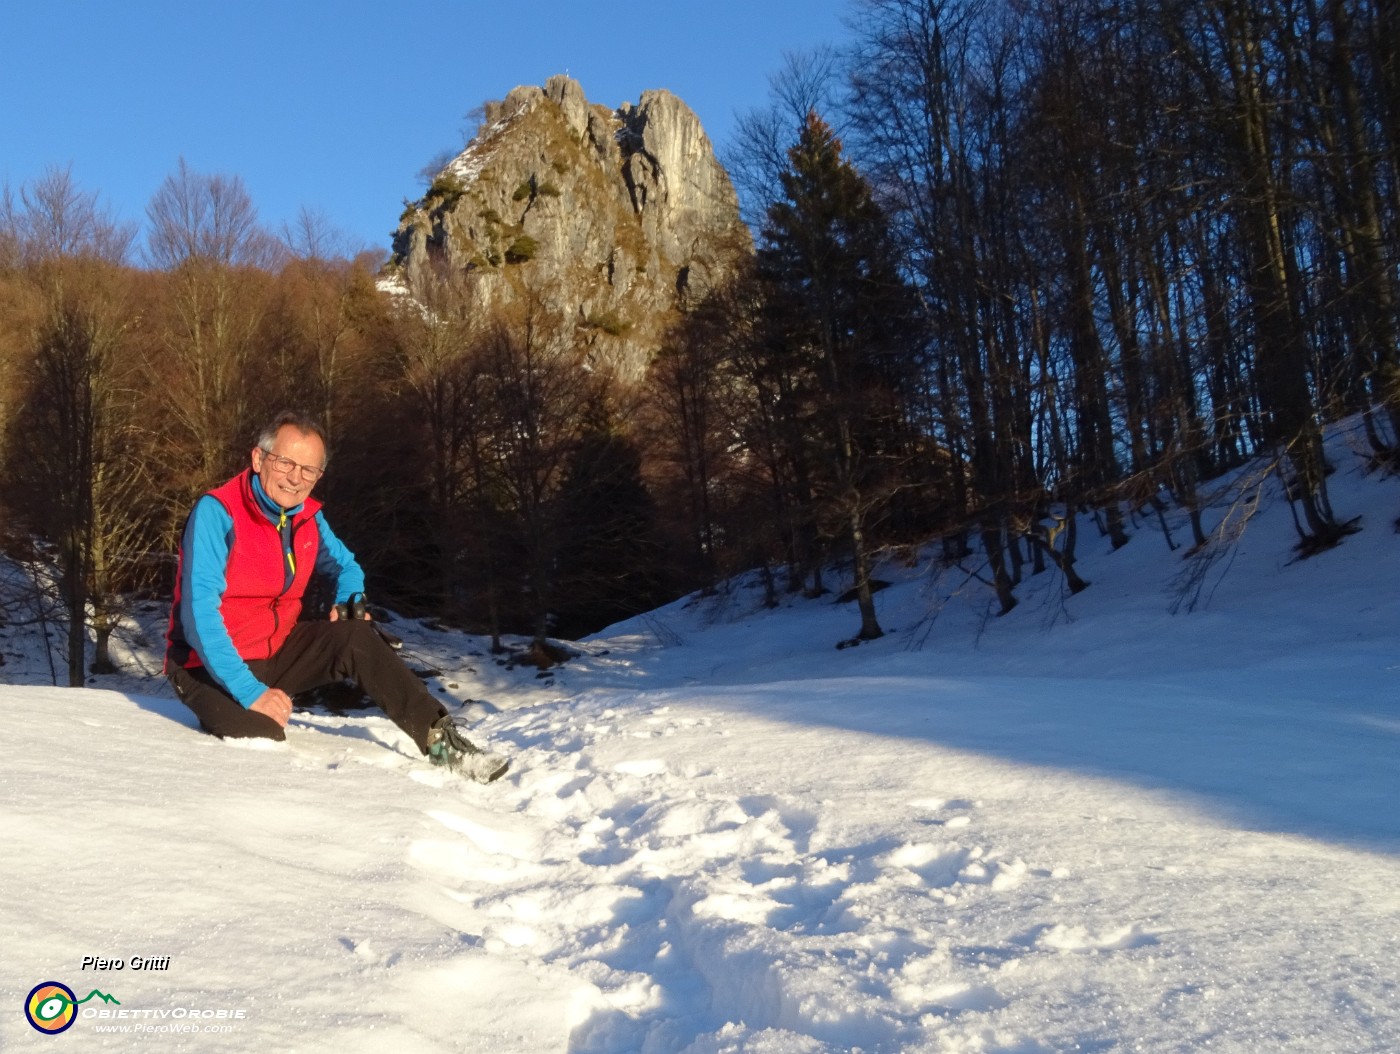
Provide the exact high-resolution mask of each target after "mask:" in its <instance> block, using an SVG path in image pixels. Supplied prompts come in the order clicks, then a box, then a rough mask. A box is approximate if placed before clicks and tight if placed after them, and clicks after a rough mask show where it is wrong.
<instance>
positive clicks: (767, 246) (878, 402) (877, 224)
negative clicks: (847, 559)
mask: <svg viewBox="0 0 1400 1054" xmlns="http://www.w3.org/2000/svg"><path fill="white" fill-rule="evenodd" d="M788 161H789V168H788V170H787V171H786V172H784V173H783V174H782V176H781V182H782V188H783V197H782V199H781V200H779V201H777V202H776V203H774V204H773V205H772V206H771V207H770V208H769V210H768V220H767V223H766V224H765V226H764V228H763V232H762V237H761V245H760V249H759V254H758V278H759V283H760V285H761V287H762V289H763V292H764V301H765V320H764V325H763V327H762V333H761V337H760V350H759V356H758V357H759V360H760V363H759V371H758V372H759V373H761V374H764V375H766V383H769V384H770V387H771V388H772V389H773V390H775V391H776V393H777V398H776V399H775V401H774V403H773V406H774V407H775V409H776V414H777V421H776V423H777V428H778V438H779V441H780V443H781V444H782V445H783V446H784V448H785V453H786V456H787V462H788V464H789V465H790V466H791V467H792V474H791V480H790V481H789V482H790V486H791V488H792V491H793V499H794V501H795V502H796V504H797V505H798V506H799V507H800V508H803V509H804V510H805V511H806V515H804V516H802V517H800V519H799V522H800V523H801V524H802V525H803V526H804V527H805V528H807V529H809V530H811V531H812V532H813V533H814V535H815V537H816V538H817V539H822V538H836V537H839V538H842V539H843V540H844V541H846V542H847V543H848V544H849V546H850V550H851V558H852V565H853V575H854V593H855V596H856V599H857V601H858V603H859V606H860V616H861V625H860V630H859V632H858V634H857V636H858V637H859V638H860V639H862V640H872V639H874V638H876V637H879V636H881V635H882V633H883V631H882V630H881V628H880V624H879V622H878V621H877V619H876V617H875V607H874V602H873V600H872V591H871V583H870V551H871V543H870V541H869V537H868V535H869V530H870V527H871V525H872V523H874V522H875V520H876V518H877V516H878V514H879V513H880V512H881V511H882V510H883V508H884V507H885V505H886V504H887V502H888V499H889V495H890V493H891V492H892V490H893V488H895V487H896V486H898V483H899V468H900V466H901V464H902V463H903V461H904V460H905V455H906V452H907V450H908V449H909V447H910V444H909V440H908V435H907V433H908V430H907V428H906V427H905V421H906V415H905V412H904V411H905V405H906V401H907V395H908V390H909V386H910V385H911V384H912V383H913V382H914V380H915V378H916V377H917V374H918V372H919V369H920V366H919V362H918V359H919V354H918V352H919V349H918V344H917V343H916V341H915V339H914V337H913V334H914V333H915V332H916V330H915V327H914V325H913V324H912V323H913V315H914V309H913V299H912V296H911V294H910V292H909V289H908V287H907V285H906V284H905V282H904V281H903V279H902V277H901V275H900V271H899V266H898V261H897V259H896V258H895V256H894V253H893V249H892V245H893V240H892V238H891V233H890V230H889V225H888V222H887V221H886V218H885V215H884V213H883V211H882V210H881V209H880V207H879V205H878V203H877V202H876V201H875V199H874V195H873V194H872V193H871V189H870V186H869V184H868V183H867V182H866V181H865V179H864V178H863V177H862V176H861V175H860V173H859V172H857V171H856V169H855V168H854V167H853V166H852V165H851V164H850V163H849V162H847V161H846V160H845V159H844V158H843V157H842V149H841V142H840V140H839V139H838V138H837V137H836V136H835V134H834V133H833V132H832V131H831V129H830V128H829V127H828V126H827V124H826V123H825V122H824V121H823V120H822V119H821V118H820V117H819V116H818V115H817V114H816V113H815V112H810V113H809V114H808V115H807V119H806V122H805V123H804V125H803V128H802V132H801V135H800V136H799V138H798V141H797V143H796V145H795V146H793V148H792V149H791V150H790V151H789V153H788ZM798 555H799V558H800V557H801V556H803V555H808V554H805V553H803V551H802V550H801V549H800V548H799V549H798ZM813 569H814V570H816V569H817V561H815V560H814V561H813Z"/></svg>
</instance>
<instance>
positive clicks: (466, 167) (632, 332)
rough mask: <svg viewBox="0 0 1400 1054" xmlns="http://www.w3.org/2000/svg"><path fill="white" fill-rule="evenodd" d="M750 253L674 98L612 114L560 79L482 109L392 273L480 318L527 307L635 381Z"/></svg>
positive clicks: (700, 135)
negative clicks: (683, 317)
mask: <svg viewBox="0 0 1400 1054" xmlns="http://www.w3.org/2000/svg"><path fill="white" fill-rule="evenodd" d="M751 251H752V245H751V241H750V238H749V234H748V230H747V228H745V227H744V225H743V223H742V222H741V221H740V218H739V206H738V200H737V198H736V196H735V193H734V188H733V186H732V185H731V183H730V181H729V177H728V175H727V174H726V173H725V171H724V169H723V168H722V167H721V166H720V164H719V163H718V161H717V160H716V159H715V155H714V150H713V148H712V147H711V145H710V141H709V139H708V138H707V137H706V135H705V132H704V130H703V129H702V128H701V127H700V122H699V120H698V119H697V118H696V116H695V114H694V113H693V112H691V110H690V109H689V107H687V106H686V105H685V104H684V103H683V102H681V100H680V99H678V98H676V97H675V96H674V95H672V94H670V93H669V92H666V91H648V92H644V93H643V94H642V96H641V101H640V102H639V103H638V104H636V105H632V104H630V103H627V104H624V105H623V106H621V107H619V108H617V109H615V110H608V109H606V108H605V107H602V106H597V105H593V104H590V103H589V102H588V101H587V99H585V98H584V95H583V92H582V90H581V89H580V87H579V85H578V83H577V82H575V81H574V80H572V79H570V78H568V77H562V76H560V77H552V78H550V80H549V81H548V82H547V83H546V85H545V86H544V88H543V89H541V88H538V87H520V88H516V89H515V90H514V91H512V92H511V93H510V94H509V95H508V96H506V98H505V99H504V100H503V101H501V102H498V103H491V104H488V105H487V107H486V118H485V120H484V121H483V123H482V126H481V130H480V132H479V133H478V134H477V136H476V137H475V138H474V139H473V140H472V141H471V142H470V143H469V144H468V145H467V147H466V149H465V150H463V152H462V153H461V154H460V155H458V156H457V157H456V158H455V159H453V160H452V161H451V162H450V163H449V164H448V165H447V166H446V167H445V168H444V169H443V170H442V171H441V172H440V173H439V174H438V176H437V178H436V179H435V180H434V181H433V184H432V186H431V188H430V189H429V191H428V193H427V194H426V195H425V196H424V197H423V199H422V200H420V201H417V202H414V203H411V204H410V205H409V206H408V208H407V209H406V210H405V212H404V214H403V217H402V219H401V221H400V224H399V228H398V231H397V233H396V235H395V239H394V257H393V259H392V261H391V262H390V265H389V274H388V278H389V281H390V283H391V284H396V285H397V288H398V290H399V291H400V292H407V293H408V294H410V295H414V294H417V293H419V292H420V291H421V290H422V289H423V288H424V283H425V282H426V281H427V280H428V278H429V276H430V275H433V274H439V275H440V274H447V275H449V276H450V277H451V279H452V280H453V281H454V282H458V283H459V284H460V285H461V286H462V288H464V289H466V290H468V293H467V295H468V298H469V302H470V308H469V309H470V310H472V311H474V312H477V313H480V314H482V315H483V316H486V315H489V314H490V313H491V312H492V311H494V310H496V309H497V308H500V307H503V306H506V305H510V304H517V305H518V304H522V303H525V302H527V301H529V302H533V303H537V304H540V305H542V306H543V308H544V309H545V310H546V311H547V312H548V314H549V317H551V318H554V319H558V320H559V321H560V324H562V325H563V326H564V327H566V328H568V329H570V330H571V332H570V333H569V334H568V335H569V337H570V339H571V340H572V341H573V343H574V345H575V346H576V347H577V348H578V349H579V350H580V354H581V355H585V356H588V357H589V358H591V359H592V360H593V361H594V362H596V363H597V364H599V365H603V364H606V365H608V366H611V367H613V368H615V369H616V370H617V371H618V373H619V375H620V376H621V377H623V378H624V379H626V380H635V379H636V378H637V377H639V376H640V375H641V373H642V371H643V370H644V369H645V367H646V363H647V361H648V359H649V358H650V356H651V355H652V354H653V353H654V352H655V350H656V348H657V347H658V346H659V344H660V342H661V340H662V335H663V333H664V331H665V329H666V327H667V326H668V325H669V324H670V322H671V321H672V320H673V319H674V317H675V312H676V310H677V308H678V306H679V305H680V304H681V303H682V301H683V300H684V298H686V297H688V296H695V295H698V294H699V293H701V292H702V291H703V290H704V289H705V288H707V287H708V286H709V285H711V284H712V283H714V282H716V281H717V280H719V279H721V278H722V277H724V276H725V275H726V274H727V273H728V272H729V271H730V270H731V269H732V268H733V266H734V264H735V261H736V260H737V259H738V258H739V257H740V256H742V255H743V254H747V253H749V252H751Z"/></svg>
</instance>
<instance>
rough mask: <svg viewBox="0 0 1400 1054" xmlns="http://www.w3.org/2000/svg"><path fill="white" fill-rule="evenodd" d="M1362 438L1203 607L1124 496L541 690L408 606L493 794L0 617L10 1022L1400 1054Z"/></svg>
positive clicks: (624, 636) (691, 610)
mask: <svg viewBox="0 0 1400 1054" xmlns="http://www.w3.org/2000/svg"><path fill="white" fill-rule="evenodd" d="M1347 443H1348V440H1347V439H1346V438H1345V437H1343V438H1341V439H1339V440H1338V441H1337V442H1336V444H1335V446H1334V456H1335V457H1336V459H1337V464H1338V467H1339V471H1338V472H1337V474H1336V475H1335V476H1334V477H1333V480H1332V498H1333V504H1334V506H1335V507H1336V509H1337V512H1338V514H1339V515H1340V516H1343V517H1351V516H1360V517H1361V518H1362V521H1361V522H1362V527H1363V530H1362V531H1361V532H1360V533H1359V534H1357V535H1355V536H1353V537H1351V538H1349V539H1347V540H1346V542H1345V543H1344V544H1343V545H1341V546H1340V547H1338V548H1337V549H1335V550H1332V551H1329V552H1325V553H1322V554H1321V555H1319V556H1317V557H1315V558H1313V559H1311V560H1307V561H1304V562H1294V561H1293V560H1292V559H1291V552H1290V548H1291V546H1292V543H1293V540H1294V539H1293V534H1292V526H1291V523H1290V521H1289V517H1288V510H1287V506H1286V505H1285V504H1283V503H1282V502H1281V501H1279V500H1278V499H1277V497H1276V496H1274V497H1267V498H1266V500H1265V503H1264V506H1263V507H1262V508H1261V510H1260V512H1259V514H1258V516H1257V517H1256V518H1255V520H1254V522H1253V523H1252V525H1251V527H1250V529H1249V531H1248V533H1247V534H1246V536H1245V537H1244V540H1243V542H1242V543H1241V544H1240V545H1239V546H1238V547H1237V548H1236V549H1235V550H1233V552H1232V553H1231V554H1230V555H1229V556H1228V557H1226V558H1223V559H1221V560H1219V561H1217V562H1216V563H1215V564H1213V565H1212V566H1211V568H1210V569H1209V573H1208V574H1207V576H1206V578H1205V580H1204V584H1203V588H1202V589H1201V591H1200V604H1199V605H1198V609H1197V610H1195V611H1194V612H1192V613H1189V614H1187V613H1179V614H1172V613H1171V608H1172V607H1173V606H1174V601H1175V600H1176V599H1177V593H1176V586H1177V583H1178V580H1179V576H1180V575H1181V574H1182V571H1183V568H1184V567H1185V566H1186V565H1184V564H1183V562H1182V560H1181V550H1180V549H1178V550H1177V551H1176V552H1174V553H1173V552H1169V551H1168V549H1167V545H1166V542H1165V541H1164V539H1163V536H1162V534H1161V532H1160V530H1159V529H1158V528H1157V527H1156V526H1155V524H1153V523H1150V522H1144V523H1141V524H1140V525H1139V527H1138V530H1137V532H1136V534H1135V536H1134V537H1133V540H1132V541H1131V543H1130V544H1129V545H1128V546H1127V547H1125V548H1124V549H1122V550H1119V551H1118V552H1110V551H1109V547H1108V544H1107V542H1106V541H1103V540H1101V539H1100V538H1099V537H1098V535H1097V533H1096V532H1095V531H1094V529H1093V526H1092V524H1087V523H1086V525H1085V527H1084V528H1083V530H1082V532H1081V539H1080V551H1081V563H1080V570H1081V572H1082V574H1083V575H1084V577H1085V578H1087V579H1088V580H1089V581H1090V582H1091V583H1092V585H1091V587H1090V588H1089V589H1088V590H1087V591H1085V592H1084V593H1082V594H1080V595H1078V596H1075V597H1065V596H1063V595H1062V591H1061V588H1060V583H1059V581H1058V579H1057V578H1056V577H1054V573H1053V572H1047V573H1046V574H1045V575H1042V576H1039V577H1038V578H1037V579H1035V580H1033V581H1032V582H1029V583H1027V584H1026V585H1025V586H1023V587H1022V590H1021V593H1020V595H1021V596H1022V603H1021V605H1020V606H1019V607H1018V608H1017V609H1016V610H1015V611H1013V612H1012V613H1011V614H1010V615H1008V616H1006V617H1004V618H1000V619H998V618H995V617H993V616H992V615H991V614H990V612H991V611H992V610H993V608H992V606H991V598H990V595H989V592H988V590H987V589H986V587H984V586H982V585H980V584H978V583H977V582H975V581H969V580H968V578H967V575H966V573H965V572H962V571H959V570H957V569H943V568H940V567H939V566H938V565H937V564H935V563H932V562H930V560H929V559H928V558H927V556H925V557H923V558H919V559H913V558H911V559H908V560H897V561H896V560H891V561H889V562H888V563H887V564H886V565H885V566H883V567H882V568H881V570H880V576H881V577H882V578H884V579H887V580H889V581H891V582H892V583H893V584H892V585H891V586H890V588H888V589H886V590H884V591H883V592H881V593H880V594H879V595H878V598H877V603H878V605H879V613H880V619H881V622H882V624H883V625H884V626H885V628H886V629H887V630H889V631H890V632H889V634H888V635H887V636H886V637H885V638H883V639H881V640H879V641H876V642H873V643H870V644H865V645H862V646H860V647H858V648H848V649H843V650H838V649H837V648H835V646H834V645H835V644H836V643H837V642H838V641H840V640H842V639H843V638H846V637H849V636H851V634H852V633H853V632H854V631H855V629H856V628H857V625H858V622H857V616H856V613H855V611H854V608H853V606H851V605H840V604H838V603H836V602H834V601H833V600H832V599H830V598H825V599H820V600H803V599H791V600H789V601H787V602H786V603H785V604H784V606H782V607H780V608H779V609H777V610H773V611H767V610H764V609H763V608H762V607H761V604H760V600H761V596H762V594H761V592H760V590H759V589H758V588H757V584H756V583H738V584H736V585H735V588H734V589H732V590H731V591H730V592H729V593H727V594H726V595H724V596H722V597H718V598H710V599H705V600H697V599H695V598H690V599H688V600H686V601H682V602H678V603H677V604H675V605H672V606H671V607H669V608H666V609H663V610H661V611H658V612H656V613H654V614H652V615H649V616H646V617H643V618H639V619H636V620H634V621H632V622H630V623H628V624H624V625H622V626H618V627H614V628H613V629H612V630H610V631H608V632H606V633H604V634H601V635H600V636H599V637H598V638H596V639H593V640H589V641H587V642H584V643H583V644H581V645H580V646H579V651H580V652H581V654H580V656H579V657H578V658H576V659H574V660H573V661H571V662H570V663H568V665H567V666H566V667H564V668H563V669H562V670H560V671H559V672H558V673H556V674H555V675H553V676H550V677H535V676H534V672H533V671H528V672H521V671H519V670H509V669H506V668H505V667H502V666H500V665H498V664H496V663H495V662H494V661H493V660H492V659H491V657H490V656H488V655H486V654H485V648H484V647H483V643H482V641H480V640H478V639H476V638H470V637H463V636H460V635H454V634H447V633H441V632H437V631H435V630H433V629H430V628H428V627H427V626H424V625H422V624H419V623H414V622H409V621H403V620H401V621H399V622H396V623H395V624H394V629H395V631H396V632H399V633H401V634H402V635H403V636H404V637H405V639H406V642H407V652H408V653H409V656H410V659H411V660H412V661H414V662H415V663H419V664H422V665H428V664H431V665H433V666H434V667H436V668H437V669H438V670H440V671H442V674H441V676H439V677H435V678H433V679H432V681H431V682H430V683H432V684H433V685H434V686H435V687H436V688H437V689H438V690H440V691H441V692H442V693H443V697H444V698H445V699H448V700H455V701H457V702H465V701H467V700H471V702H470V703H468V704H467V706H466V708H465V714H466V715H468V716H469V717H470V718H471V720H472V722H473V724H474V728H475V733H476V735H477V737H478V738H479V739H480V740H483V741H486V742H489V743H490V744H491V746H492V747H494V748H497V749H502V750H505V751H506V752H508V753H510V754H511V755H512V757H513V759H514V764H513V768H512V771H511V773H510V775H509V776H507V777H506V778H505V779H504V780H502V781H501V782H500V783H497V784H494V785H491V786H488V787H481V786H477V785H469V784H463V783H460V782H457V781H455V780H453V779H451V778H449V777H445V776H444V775H443V774H442V773H441V772H439V771H437V770H435V769H432V768H430V767H428V766H427V765H425V764H424V763H423V762H422V761H421V760H419V759H417V758H416V757H415V756H413V755H414V751H413V748H412V746H411V744H408V743H407V741H406V739H405V737H403V736H402V735H401V734H400V733H399V732H398V731H397V729H395V728H394V727H393V726H392V725H391V724H390V723H389V722H388V721H387V719H385V718H383V717H382V716H378V715H377V714H376V713H374V712H369V711H365V712H354V713H351V714H350V715H348V716H334V715H331V714H328V713H316V712H302V713H298V714H297V715H296V717H295V718H294V720H293V723H292V726H291V727H290V729H289V734H288V740H289V741H288V743H287V744H285V745H268V746H265V747H261V748H259V747H250V746H247V745H237V744H233V743H224V742H220V741H218V740H215V739H213V738H211V737H209V736H205V735H202V734H200V733H199V732H197V731H196V730H195V728H194V727H193V721H192V718H191V717H190V715H189V714H188V713H187V712H186V711H185V710H184V709H183V707H181V706H180V705H179V704H178V703H177V702H175V701H174V699H173V698H172V696H171V693H170V692H169V690H168V689H167V688H166V686H165V684H164V682H163V681H161V680H160V679H159V678H158V677H155V676H139V675H132V674H128V675H125V676H119V677H105V678H99V679H98V680H97V682H96V685H95V687H94V688H93V689H89V690H72V689H66V688H54V687H51V686H47V685H49V683H50V680H49V668H48V664H47V661H46V660H44V659H43V658H42V657H41V655H40V652H39V650H38V649H37V647H36V643H37V640H36V638H35V636H34V635H33V633H32V632H30V631H28V630H25V629H22V628H19V627H15V626H11V627H8V628H0V655H3V657H4V660H5V661H4V665H3V666H0V680H3V681H4V682H5V683H3V684H0V736H2V737H3V739H0V742H3V746H0V752H2V753H3V764H0V839H3V845H4V846H5V850H6V851H5V853H4V856H3V859H0V889H3V890H4V897H3V900H0V998H2V999H3V1002H4V1004H5V1005H6V1006H8V1007H9V1010H7V1011H5V1012H4V1013H0V1048H3V1049H7V1050H8V1049H15V1050H20V1049H26V1050H27V1049H37V1048H38V1047H39V1046H43V1045H46V1044H48V1043H50V1042H51V1040H50V1039H49V1038H48V1037H41V1036H40V1035H38V1033H37V1032H36V1031H35V1030H34V1029H33V1028H31V1026H30V1025H29V1023H28V1022H27V1021H26V1018H25V1014H24V1009H23V1008H24V1006H25V1004H26V999H27V996H28V994H29V993H30V992H31V990H32V989H34V988H35V987H36V986H38V985H40V984H41V982H46V981H56V982H61V983H63V984H65V985H67V986H68V987H69V988H70V989H71V990H72V991H73V993H74V997H75V998H76V999H77V1000H83V1001H82V1002H80V1003H78V1005H77V1006H76V1007H75V1008H74V1023H73V1025H72V1027H71V1028H70V1029H69V1030H68V1031H67V1032H66V1033H65V1034H64V1035H63V1036H62V1037H61V1038H58V1039H54V1040H52V1042H53V1044H54V1046H53V1049H54V1050H58V1049H60V1048H61V1049H64V1050H74V1051H81V1050H119V1051H124V1050H161V1051H189V1052H203V1051H229V1052H249V1054H251V1052H258V1054H264V1052H267V1051H273V1050H275V1051H335V1052H337V1054H361V1052H363V1054H369V1052H375V1054H380V1052H385V1051H389V1052H396V1054H414V1052H450V1051H491V1052H511V1054H540V1052H552V1051H558V1052H566V1051H567V1052H577V1054H604V1052H645V1054H679V1052H686V1054H720V1052H738V1051H747V1052H754V1054H811V1052H818V1051H833V1052H835V1051H857V1050H859V1051H865V1052H887V1054H888V1052H901V1051H931V1052H932V1051H936V1052H943V1054H993V1052H995V1054H1050V1052H1069V1051H1096V1052H1109V1051H1113V1052H1119V1051H1121V1052H1127V1051H1135V1052H1136V1051H1141V1052H1150V1054H1167V1052H1183V1054H1184V1052H1195V1051H1204V1050H1209V1051H1214V1052H1227V1054H1260V1052H1270V1054H1273V1052H1298V1054H1304V1052H1306V1054H1324V1052H1330V1054H1360V1052H1373V1054H1383V1052H1388V1054H1393V1052H1395V1051H1398V1050H1400V808H1397V805H1396V803H1397V801H1400V595H1398V594H1400V590H1398V589H1397V587H1400V537H1397V534H1396V530H1395V527H1394V523H1395V520H1396V517H1397V515H1400V482H1398V481H1396V480H1395V479H1386V478H1381V477H1378V476H1366V475H1364V474H1363V473H1362V471H1361V463H1360V461H1359V459H1358V458H1356V457H1355V456H1354V455H1352V454H1351V453H1349V452H1348V450H1347ZM329 514H330V515H331V518H332V520H334V510H333V509H332V510H329ZM1222 514H1223V507H1222V508H1221V509H1216V510H1213V511H1212V513H1211V515H1210V516H1208V517H1207V526H1208V527H1209V526H1211V525H1213V523H1214V522H1216V521H1218V519H1219V518H1220V516H1221V515H1222ZM1173 525H1174V527H1176V528H1177V529H1176V532H1175V533H1176V536H1177V538H1178V540H1180V539H1182V538H1185V537H1186V533H1185V532H1184V531H1183V530H1180V529H1179V524H1177V523H1176V521H1173ZM161 617H162V616H161V612H159V611H158V610H153V611H149V612H147V613H145V614H144V615H143V618H144V619H145V620H146V622H145V624H144V625H142V626H133V627H131V628H130V629H129V630H128V632H127V633H126V634H125V635H124V636H123V638H122V641H123V650H122V651H121V657H122V659H123V661H124V662H126V663H127V665H128V668H129V669H136V670H146V671H150V672H152V673H153V672H154V670H155V669H156V667H157V665H158V658H157V656H156V655H155V653H154V646H155V645H157V644H158V642H159V638H160V633H161V624H160V623H161ZM85 957H93V958H104V959H108V960H122V961H123V964H124V966H123V968H122V969H120V970H117V969H106V970H97V969H94V968H92V966H88V967H87V968H84V965H83V963H84V958H85ZM138 957H139V958H138ZM166 957H168V962H164V960H165V959H166ZM150 960H154V962H155V964H156V965H157V966H158V967H159V966H161V965H162V963H164V968H157V969H150V968H146V967H148V966H149V965H150ZM138 963H139V965H141V966H142V967H143V968H142V969H137V968H136V966H137V965H138ZM94 990H96V991H97V992H98V993H100V995H101V996H105V997H111V998H112V999H114V1000H116V1002H108V1001H107V1000H106V999H104V998H100V997H98V996H91V993H92V992H93V991H94ZM90 996H91V997H90ZM45 1049H48V1048H47V1047H45Z"/></svg>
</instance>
